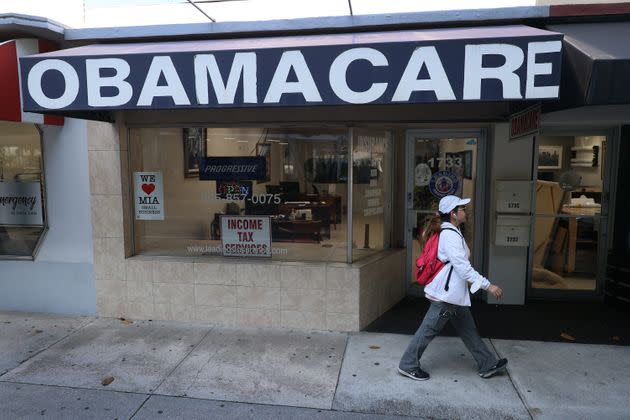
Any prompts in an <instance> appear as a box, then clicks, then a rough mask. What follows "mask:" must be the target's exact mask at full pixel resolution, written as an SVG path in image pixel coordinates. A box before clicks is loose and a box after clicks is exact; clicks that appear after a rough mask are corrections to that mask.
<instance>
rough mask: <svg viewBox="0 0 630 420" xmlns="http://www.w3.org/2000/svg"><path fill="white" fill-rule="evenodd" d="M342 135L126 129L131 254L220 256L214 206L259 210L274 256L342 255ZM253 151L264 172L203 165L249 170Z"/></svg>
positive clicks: (225, 211) (226, 211) (245, 212)
mask: <svg viewBox="0 0 630 420" xmlns="http://www.w3.org/2000/svg"><path fill="white" fill-rule="evenodd" d="M346 134H347V130H345V129H324V128H299V129H298V128H295V129H288V128H284V129H280V128H134V129H131V143H130V153H131V155H130V159H131V169H132V172H133V174H132V176H133V178H132V179H134V180H135V182H134V191H135V196H134V202H135V207H136V209H135V210H136V211H135V222H134V246H135V253H136V254H144V255H168V256H187V257H206V256H216V255H222V251H223V249H222V247H221V244H222V241H221V239H222V234H223V232H222V224H221V216H222V215H231V216H268V217H269V233H270V235H271V246H272V258H273V259H274V260H290V261H339V262H345V261H346V259H347V257H346V256H347V228H346V226H347V179H348V176H347V136H346ZM261 160H262V161H264V168H265V170H264V172H263V173H254V172H252V173H251V174H249V175H243V174H242V173H237V172H233V173H231V174H229V173H221V174H219V173H218V172H216V171H215V172H212V171H214V169H210V168H215V169H216V168H219V169H221V170H222V169H225V168H228V167H229V168H232V169H235V170H236V171H239V170H241V169H244V170H248V168H249V166H252V167H253V166H254V165H253V164H255V163H257V162H260V161H261ZM250 164H251V165H250ZM236 167H238V168H236ZM219 169H217V170H219ZM151 181H153V182H151ZM141 203H143V204H141ZM140 206H144V207H143V208H146V211H144V210H143V211H144V213H139V212H138V210H139V207H140ZM375 232H376V230H375ZM381 236H382V234H381ZM224 239H225V238H224ZM381 241H382V240H381Z"/></svg>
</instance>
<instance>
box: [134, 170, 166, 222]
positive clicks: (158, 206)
mask: <svg viewBox="0 0 630 420" xmlns="http://www.w3.org/2000/svg"><path fill="white" fill-rule="evenodd" d="M133 175H134V181H135V182H134V184H135V203H136V220H164V186H163V183H162V172H134V173H133Z"/></svg>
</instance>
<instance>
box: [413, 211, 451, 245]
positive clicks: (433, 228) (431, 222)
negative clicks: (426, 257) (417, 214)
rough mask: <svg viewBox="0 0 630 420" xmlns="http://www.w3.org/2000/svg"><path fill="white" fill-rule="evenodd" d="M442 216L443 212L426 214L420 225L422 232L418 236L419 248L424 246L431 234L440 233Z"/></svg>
mask: <svg viewBox="0 0 630 420" xmlns="http://www.w3.org/2000/svg"><path fill="white" fill-rule="evenodd" d="M447 216H448V214H447ZM443 217H444V215H443V214H441V213H439V214H438V213H436V214H434V215H430V216H427V217H426V218H425V219H424V223H423V225H422V233H421V235H420V237H419V238H418V241H419V242H420V247H421V248H424V245H425V244H426V243H427V241H428V240H429V238H430V237H431V236H433V234H435V233H440V229H441V228H442V221H443Z"/></svg>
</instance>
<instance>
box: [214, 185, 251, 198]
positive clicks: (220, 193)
mask: <svg viewBox="0 0 630 420" xmlns="http://www.w3.org/2000/svg"><path fill="white" fill-rule="evenodd" d="M216 190H217V193H216V194H217V195H216V198H217V200H245V199H248V198H252V181H240V182H238V181H217V186H216Z"/></svg>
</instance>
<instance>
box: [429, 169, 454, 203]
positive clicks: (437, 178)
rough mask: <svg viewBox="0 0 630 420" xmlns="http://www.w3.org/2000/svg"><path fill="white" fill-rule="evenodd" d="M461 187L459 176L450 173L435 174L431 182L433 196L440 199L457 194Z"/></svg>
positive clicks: (430, 188)
mask: <svg viewBox="0 0 630 420" xmlns="http://www.w3.org/2000/svg"><path fill="white" fill-rule="evenodd" d="M458 187H459V179H458V178H457V175H455V174H454V173H453V172H449V171H438V172H436V173H434V174H433V176H432V177H431V181H430V182H429V190H430V191H431V194H433V195H434V196H436V197H438V198H442V197H444V196H447V195H451V194H455V192H456V191H457V188H458Z"/></svg>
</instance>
